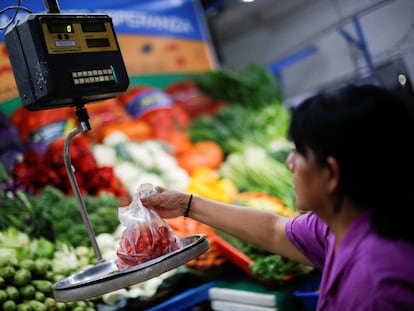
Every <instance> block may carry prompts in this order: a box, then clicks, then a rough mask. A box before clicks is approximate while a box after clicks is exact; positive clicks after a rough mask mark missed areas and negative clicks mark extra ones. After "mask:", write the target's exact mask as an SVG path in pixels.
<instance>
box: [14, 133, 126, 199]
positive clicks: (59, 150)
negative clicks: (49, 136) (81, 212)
mask: <svg viewBox="0 0 414 311" xmlns="http://www.w3.org/2000/svg"><path fill="white" fill-rule="evenodd" d="M64 144H65V140H64V139H63V138H59V139H56V140H55V141H53V142H51V143H50V144H49V145H48V146H47V149H46V151H45V153H44V154H40V153H39V152H37V151H36V150H34V149H28V150H27V151H26V152H25V153H24V158H23V161H21V162H19V163H17V164H16V165H15V166H14V167H13V170H12V174H13V176H14V177H15V178H16V179H17V180H18V181H19V182H20V183H21V184H22V185H24V186H26V187H27V188H28V189H30V190H32V191H33V192H34V193H39V192H40V191H41V190H42V189H43V188H44V187H46V186H53V187H56V188H58V189H60V190H61V191H63V192H64V193H66V194H71V193H73V190H72V188H71V186H70V182H69V178H68V176H67V173H66V168H65V163H64V152H63V150H64ZM90 148H91V142H90V141H89V140H88V139H87V138H85V137H84V136H78V137H75V138H74V139H73V141H72V144H71V150H70V157H71V162H72V165H73V166H74V168H75V172H76V180H77V183H78V185H79V189H80V191H81V193H83V194H90V195H96V194H98V193H100V192H110V193H113V194H114V195H116V196H118V197H125V196H126V195H127V194H126V189H125V187H124V185H123V184H122V183H121V181H120V180H119V179H118V178H117V177H116V175H115V174H114V171H113V168H112V167H110V166H98V164H97V162H96V159H95V157H94V155H93V153H92V151H91V150H90Z"/></svg>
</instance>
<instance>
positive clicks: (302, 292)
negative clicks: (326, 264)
mask: <svg viewBox="0 0 414 311" xmlns="http://www.w3.org/2000/svg"><path fill="white" fill-rule="evenodd" d="M320 283H321V279H320V278H318V279H315V280H313V281H312V282H310V283H308V284H306V285H304V286H303V287H301V288H300V289H298V290H296V291H294V292H293V296H295V297H297V298H299V299H300V300H301V301H302V303H303V305H304V306H305V308H306V310H307V311H315V310H316V305H317V304H318V298H319V285H320Z"/></svg>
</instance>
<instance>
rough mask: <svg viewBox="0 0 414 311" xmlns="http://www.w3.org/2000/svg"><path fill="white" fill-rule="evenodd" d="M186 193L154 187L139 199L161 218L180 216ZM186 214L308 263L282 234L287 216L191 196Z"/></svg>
mask: <svg viewBox="0 0 414 311" xmlns="http://www.w3.org/2000/svg"><path fill="white" fill-rule="evenodd" d="M189 200H190V195H188V194H186V193H181V192H176V191H171V190H166V189H163V188H158V193H157V194H156V195H155V196H153V197H150V198H146V199H143V200H142V203H143V204H144V205H145V206H151V207H153V208H154V209H155V210H156V211H157V212H158V214H159V215H160V216H161V217H163V218H174V217H179V216H183V215H184V211H185V210H186V208H187V207H188V203H189ZM188 217H191V218H193V219H194V220H197V221H199V222H201V223H204V224H206V225H209V226H211V227H213V228H215V229H217V230H220V231H223V232H226V233H228V234H230V235H232V236H234V237H236V238H238V239H240V240H243V241H245V242H248V243H251V244H254V245H256V246H259V247H262V248H264V249H266V250H268V251H270V252H272V253H276V254H279V255H281V256H283V257H286V258H289V259H292V260H295V261H297V262H300V263H304V264H307V265H311V262H310V261H309V260H308V259H307V258H306V257H305V256H304V255H303V254H302V253H301V252H299V251H298V250H297V248H296V247H295V246H294V245H293V244H292V243H291V242H290V240H289V239H288V238H287V236H286V233H285V226H286V223H287V222H288V220H289V219H288V218H286V217H284V216H280V215H276V214H274V213H271V212H266V211H261V210H257V209H253V208H248V207H242V206H237V205H231V204H225V203H221V202H217V201H213V200H209V199H206V198H203V197H199V196H193V198H192V200H191V205H190V209H189V213H188Z"/></svg>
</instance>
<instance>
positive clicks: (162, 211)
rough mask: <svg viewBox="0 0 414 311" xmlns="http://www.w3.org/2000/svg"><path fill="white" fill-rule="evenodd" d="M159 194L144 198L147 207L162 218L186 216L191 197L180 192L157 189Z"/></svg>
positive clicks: (142, 200) (142, 201)
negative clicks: (185, 212)
mask: <svg viewBox="0 0 414 311" xmlns="http://www.w3.org/2000/svg"><path fill="white" fill-rule="evenodd" d="M156 190H157V193H156V194H155V195H153V196H150V197H146V198H142V199H141V203H142V204H143V205H144V206H145V207H151V208H153V209H154V210H155V211H156V212H157V213H158V214H159V215H160V216H161V217H162V218H175V217H179V216H183V215H184V211H185V210H186V208H187V205H188V202H189V199H190V195H188V194H186V193H182V192H178V191H173V190H168V189H165V188H162V187H159V186H157V187H156Z"/></svg>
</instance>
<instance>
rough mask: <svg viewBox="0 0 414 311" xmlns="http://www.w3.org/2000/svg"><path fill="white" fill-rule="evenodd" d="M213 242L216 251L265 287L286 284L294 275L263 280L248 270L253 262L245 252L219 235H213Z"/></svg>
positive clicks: (273, 287) (271, 287)
mask: <svg viewBox="0 0 414 311" xmlns="http://www.w3.org/2000/svg"><path fill="white" fill-rule="evenodd" d="M214 243H215V245H216V247H217V252H219V253H221V254H222V255H223V256H224V257H226V258H227V259H228V260H229V261H230V262H232V263H233V264H234V265H235V266H237V267H239V268H240V269H241V270H243V271H244V272H245V273H246V274H247V275H249V276H251V277H252V278H254V279H256V280H257V281H258V282H260V283H261V284H262V285H263V286H265V287H266V288H270V289H275V288H278V287H280V286H282V285H284V284H286V281H289V280H291V279H293V278H294V276H292V275H286V276H285V277H284V278H283V279H271V280H263V279H261V278H260V277H258V276H257V275H255V274H254V273H252V271H251V270H250V265H251V264H253V260H252V259H251V258H249V257H248V256H247V255H246V254H244V253H242V252H241V251H239V250H238V249H237V248H235V247H234V246H232V245H231V244H230V243H228V242H227V241H225V240H224V239H222V238H221V237H220V236H217V235H216V236H215V237H214Z"/></svg>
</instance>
